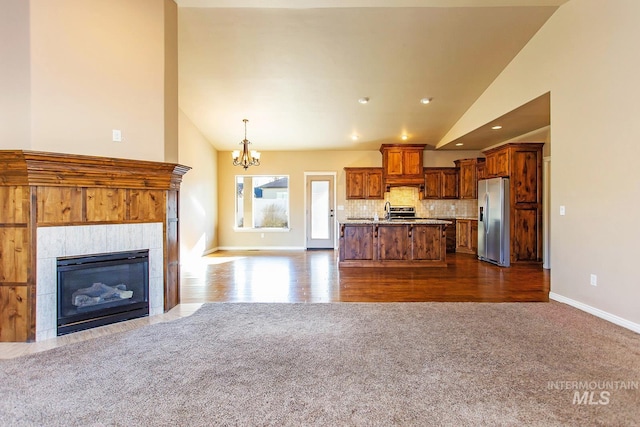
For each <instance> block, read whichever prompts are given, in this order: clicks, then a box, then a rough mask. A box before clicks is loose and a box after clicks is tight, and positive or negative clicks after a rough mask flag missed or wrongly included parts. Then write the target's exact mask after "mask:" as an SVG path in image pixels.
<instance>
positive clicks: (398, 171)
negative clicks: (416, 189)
mask: <svg viewBox="0 0 640 427" xmlns="http://www.w3.org/2000/svg"><path fill="white" fill-rule="evenodd" d="M424 149H425V145H424V144H382V146H381V147H380V152H381V153H382V170H383V178H384V183H385V185H386V186H392V185H421V184H422V180H423V176H422V165H423V155H424Z"/></svg>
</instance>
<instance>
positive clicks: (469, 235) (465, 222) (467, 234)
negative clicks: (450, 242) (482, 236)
mask: <svg viewBox="0 0 640 427" xmlns="http://www.w3.org/2000/svg"><path fill="white" fill-rule="evenodd" d="M456 252H461V253H465V254H477V253H478V221H476V220H473V219H458V220H456Z"/></svg>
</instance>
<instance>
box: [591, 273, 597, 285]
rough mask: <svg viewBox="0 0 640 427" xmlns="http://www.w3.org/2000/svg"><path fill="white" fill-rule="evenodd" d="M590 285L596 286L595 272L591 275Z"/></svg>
mask: <svg viewBox="0 0 640 427" xmlns="http://www.w3.org/2000/svg"><path fill="white" fill-rule="evenodd" d="M590 283H591V286H598V276H596V275H595V274H592V275H591V282H590Z"/></svg>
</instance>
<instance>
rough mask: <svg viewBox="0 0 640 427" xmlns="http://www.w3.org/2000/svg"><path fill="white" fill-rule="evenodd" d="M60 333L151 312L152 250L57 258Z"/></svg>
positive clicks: (142, 315)
mask: <svg viewBox="0 0 640 427" xmlns="http://www.w3.org/2000/svg"><path fill="white" fill-rule="evenodd" d="M56 264H57V268H56V271H57V276H58V280H57V283H58V289H57V313H58V321H57V335H64V334H68V333H70V332H75V331H80V330H83V329H88V328H93V327H97V326H102V325H107V324H110V323H115V322H120V321H123V320H129V319H134V318H138V317H144V316H147V315H149V251H148V250H136V251H127V252H112V253H105V254H94V255H83V256H76V257H62V258H57V263H56Z"/></svg>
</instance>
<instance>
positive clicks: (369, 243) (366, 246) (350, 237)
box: [340, 225, 374, 261]
mask: <svg viewBox="0 0 640 427" xmlns="http://www.w3.org/2000/svg"><path fill="white" fill-rule="evenodd" d="M342 233H343V238H341V239H340V240H341V243H342V253H341V254H340V259H341V260H342V261H344V260H372V259H373V249H374V248H373V226H372V225H343V230H342Z"/></svg>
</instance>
